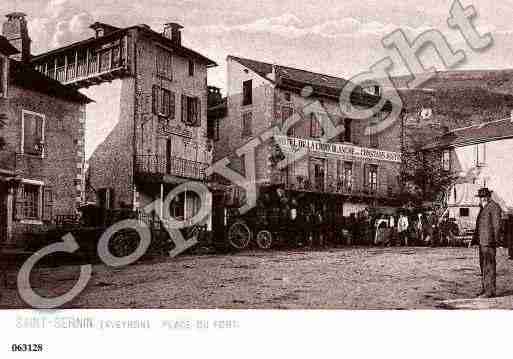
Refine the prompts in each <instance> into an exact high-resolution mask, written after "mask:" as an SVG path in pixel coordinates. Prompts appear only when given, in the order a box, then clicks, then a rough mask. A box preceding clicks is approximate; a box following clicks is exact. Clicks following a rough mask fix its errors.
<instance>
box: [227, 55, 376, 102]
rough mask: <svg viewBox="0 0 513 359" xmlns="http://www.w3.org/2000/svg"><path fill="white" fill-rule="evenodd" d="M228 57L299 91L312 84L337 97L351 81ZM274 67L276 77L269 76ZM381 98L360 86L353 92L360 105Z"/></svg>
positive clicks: (316, 91)
mask: <svg viewBox="0 0 513 359" xmlns="http://www.w3.org/2000/svg"><path fill="white" fill-rule="evenodd" d="M228 59H232V60H234V61H237V62H238V63H240V64H241V65H243V66H245V67H247V68H249V69H251V70H252V71H254V72H256V73H257V74H258V75H259V76H261V77H264V78H266V79H268V80H269V81H271V82H274V83H276V84H277V86H280V87H287V88H292V89H295V90H299V91H300V90H301V89H302V88H303V87H304V86H311V87H312V88H313V90H314V92H315V93H317V94H319V95H324V96H329V97H336V98H337V99H338V98H339V96H340V92H341V91H342V90H343V89H344V87H345V86H346V85H347V84H348V83H349V81H348V80H346V79H343V78H341V77H334V76H330V75H326V74H321V73H317V72H311V71H306V70H301V69H296V68H293V67H288V66H282V65H273V64H270V63H266V62H262V61H256V60H250V59H245V58H242V57H237V56H232V55H230V56H228ZM273 67H274V71H275V78H274V79H272V78H270V77H269V75H270V74H272V73H273ZM379 100H380V97H378V96H375V95H371V94H368V93H366V92H364V91H363V90H361V88H358V87H357V89H356V91H353V93H352V94H351V102H353V101H354V102H355V103H356V104H360V105H374V104H376V103H377V102H378V101H379Z"/></svg>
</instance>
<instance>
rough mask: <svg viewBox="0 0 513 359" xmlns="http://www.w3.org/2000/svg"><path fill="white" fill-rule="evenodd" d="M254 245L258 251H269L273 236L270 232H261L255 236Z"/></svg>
mask: <svg viewBox="0 0 513 359" xmlns="http://www.w3.org/2000/svg"><path fill="white" fill-rule="evenodd" d="M256 244H257V246H258V248H260V249H269V248H271V245H272V244H273V235H272V234H271V232H269V231H266V230H263V231H260V232H258V234H257V236H256Z"/></svg>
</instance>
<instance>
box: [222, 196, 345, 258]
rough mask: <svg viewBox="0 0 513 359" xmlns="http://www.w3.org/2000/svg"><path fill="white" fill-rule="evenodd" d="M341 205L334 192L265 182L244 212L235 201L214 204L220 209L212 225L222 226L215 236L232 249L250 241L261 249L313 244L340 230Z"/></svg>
mask: <svg viewBox="0 0 513 359" xmlns="http://www.w3.org/2000/svg"><path fill="white" fill-rule="evenodd" d="M217 200H218V201H219V200H222V199H219V198H218V199H217ZM214 202H216V197H214ZM337 206H338V207H337ZM341 206H342V202H340V201H339V199H336V197H334V196H329V195H326V194H321V193H318V192H310V193H309V192H300V191H294V190H284V189H282V188H281V187H279V186H264V187H261V188H260V191H259V195H258V198H257V204H256V206H255V208H252V209H251V210H249V211H248V212H246V213H243V214H242V213H240V211H239V209H238V208H239V205H238V204H236V205H232V206H226V204H223V205H219V202H218V203H217V205H216V204H215V205H214V208H217V212H218V214H219V212H221V213H220V215H219V216H217V217H218V219H217V220H216V219H215V218H216V214H215V213H216V209H214V227H215V228H223V230H221V231H219V230H217V232H218V233H217V237H218V240H219V241H225V242H226V243H227V244H228V246H229V248H231V249H235V250H243V249H246V248H248V247H250V246H252V245H254V246H256V247H257V248H260V249H270V248H272V247H275V246H279V245H282V246H283V245H287V246H299V245H303V246H308V247H312V246H313V245H315V244H319V245H324V244H326V243H327V242H328V241H333V240H336V233H338V232H340V233H342V228H343V224H344V223H343V217H342V207H341ZM221 208H222V209H221ZM338 229H340V230H338Z"/></svg>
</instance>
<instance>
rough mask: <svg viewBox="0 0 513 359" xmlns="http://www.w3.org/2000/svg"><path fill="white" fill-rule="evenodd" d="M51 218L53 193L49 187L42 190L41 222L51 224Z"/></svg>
mask: <svg viewBox="0 0 513 359" xmlns="http://www.w3.org/2000/svg"><path fill="white" fill-rule="evenodd" d="M52 217H53V191H52V188H51V187H47V186H45V187H44V190H43V221H45V222H51V220H52Z"/></svg>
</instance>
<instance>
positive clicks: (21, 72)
mask: <svg viewBox="0 0 513 359" xmlns="http://www.w3.org/2000/svg"><path fill="white" fill-rule="evenodd" d="M7 18H8V19H7V21H6V23H5V24H4V26H3V33H4V35H6V37H2V36H0V84H1V85H0V119H1V127H2V128H1V136H0V137H1V138H2V143H3V144H2V147H1V149H0V231H1V233H0V234H1V236H0V239H1V242H2V243H4V244H5V243H7V245H14V246H18V245H19V246H21V245H23V240H24V239H26V238H28V237H27V234H28V233H33V232H37V231H40V230H42V229H43V228H44V226H45V225H47V224H52V223H54V222H55V221H56V220H57V218H58V217H59V216H63V215H70V214H76V213H78V212H77V211H78V207H79V205H80V204H81V202H83V199H84V129H85V119H86V117H85V116H86V113H85V106H86V104H87V103H89V102H90V100H89V99H88V98H87V97H86V96H84V95H82V94H80V93H79V92H77V91H75V90H72V89H69V88H66V87H65V86H63V85H62V84H60V83H59V82H57V81H55V80H52V79H49V78H47V77H45V76H44V75H42V74H40V73H38V72H37V71H35V70H34V69H33V68H32V67H31V66H30V64H28V63H27V62H26V61H27V58H26V55H24V56H21V55H20V54H26V53H29V51H30V50H29V49H28V50H27V49H22V48H20V47H22V46H24V45H26V44H29V43H30V39H29V38H28V30H27V24H26V21H25V16H24V15H23V14H19V13H14V14H9V15H8V16H7ZM15 31H18V33H17V34H18V36H15V35H16V34H15ZM8 39H10V40H11V41H12V45H14V46H11V47H10V48H9V47H8V46H7V45H8V44H10V42H9V40H8ZM13 39H14V40H13ZM20 39H21V40H20ZM1 44H3V46H2V45H1Z"/></svg>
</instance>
